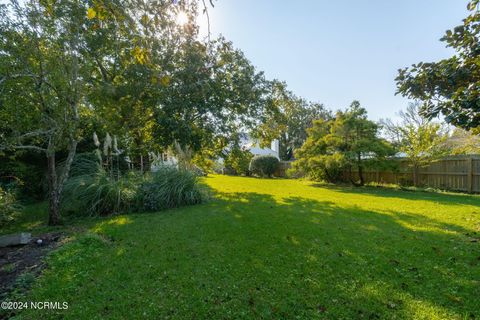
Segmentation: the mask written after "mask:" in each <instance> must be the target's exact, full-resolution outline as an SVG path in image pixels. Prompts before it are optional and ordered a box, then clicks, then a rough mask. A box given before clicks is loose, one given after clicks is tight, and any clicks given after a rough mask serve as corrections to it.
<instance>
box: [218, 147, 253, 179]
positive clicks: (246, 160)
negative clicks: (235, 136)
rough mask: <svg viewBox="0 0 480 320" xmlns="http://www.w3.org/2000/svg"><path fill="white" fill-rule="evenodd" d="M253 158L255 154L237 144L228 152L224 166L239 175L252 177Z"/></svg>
mask: <svg viewBox="0 0 480 320" xmlns="http://www.w3.org/2000/svg"><path fill="white" fill-rule="evenodd" d="M252 158H253V154H252V153H251V152H250V151H249V150H246V149H244V148H242V147H241V146H240V145H239V144H238V143H237V142H236V143H234V144H233V145H232V147H231V148H230V150H228V151H227V156H226V157H225V161H224V165H225V167H226V168H231V169H233V170H234V171H235V172H236V173H237V174H240V175H246V176H248V175H250V170H249V166H250V161H251V160H252Z"/></svg>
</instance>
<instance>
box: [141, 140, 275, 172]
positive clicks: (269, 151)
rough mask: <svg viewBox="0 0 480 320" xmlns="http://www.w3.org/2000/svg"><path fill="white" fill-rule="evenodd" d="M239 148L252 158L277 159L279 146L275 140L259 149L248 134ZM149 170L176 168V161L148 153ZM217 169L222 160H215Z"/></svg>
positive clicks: (168, 156) (257, 142)
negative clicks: (247, 152) (164, 167)
mask: <svg viewBox="0 0 480 320" xmlns="http://www.w3.org/2000/svg"><path fill="white" fill-rule="evenodd" d="M240 147H241V148H242V149H243V150H248V151H250V152H251V153H252V154H253V155H254V156H266V155H270V156H274V157H276V158H277V159H280V157H279V149H280V144H279V141H278V140H277V139H275V140H273V141H272V143H271V144H270V147H261V146H260V141H259V140H258V139H254V138H252V137H250V135H249V134H246V133H243V134H241V136H240ZM150 159H151V170H152V171H157V170H158V169H159V167H161V166H174V167H176V166H178V160H177V158H176V157H175V155H173V154H172V153H171V152H165V153H159V154H155V153H150ZM217 163H218V165H219V167H222V168H223V158H219V159H217Z"/></svg>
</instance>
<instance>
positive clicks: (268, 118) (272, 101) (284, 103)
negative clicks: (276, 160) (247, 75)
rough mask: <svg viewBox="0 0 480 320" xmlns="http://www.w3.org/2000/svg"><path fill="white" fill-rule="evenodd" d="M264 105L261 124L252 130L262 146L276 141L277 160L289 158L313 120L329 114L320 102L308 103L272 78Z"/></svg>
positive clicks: (292, 155)
mask: <svg viewBox="0 0 480 320" xmlns="http://www.w3.org/2000/svg"><path fill="white" fill-rule="evenodd" d="M266 103H267V107H266V108H265V112H264V114H263V117H262V124H261V125H260V126H258V127H257V128H256V130H254V132H253V136H255V137H257V138H259V139H260V141H261V142H262V145H269V144H270V143H271V141H273V140H274V139H278V140H279V147H280V150H279V156H280V159H281V160H285V161H288V160H291V159H292V158H293V157H294V151H295V149H297V148H300V147H301V146H302V145H303V143H304V142H305V140H306V139H307V129H308V128H310V127H311V126H312V124H313V121H314V120H317V119H330V118H331V117H332V115H331V113H330V112H329V111H327V110H326V109H325V107H324V106H323V105H322V104H318V103H308V102H307V101H305V100H304V99H301V98H299V97H297V96H295V95H294V94H293V93H292V92H291V91H289V90H288V89H287V86H286V84H285V83H284V82H280V81H278V80H273V81H271V82H270V83H269V92H268V96H267V98H266Z"/></svg>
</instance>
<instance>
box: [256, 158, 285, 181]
mask: <svg viewBox="0 0 480 320" xmlns="http://www.w3.org/2000/svg"><path fill="white" fill-rule="evenodd" d="M279 163H280V161H278V158H277V157H274V156H271V155H265V156H255V157H253V159H252V161H250V171H251V172H252V173H253V174H256V175H259V176H261V177H271V176H272V175H273V174H274V173H275V171H277V169H278V165H279Z"/></svg>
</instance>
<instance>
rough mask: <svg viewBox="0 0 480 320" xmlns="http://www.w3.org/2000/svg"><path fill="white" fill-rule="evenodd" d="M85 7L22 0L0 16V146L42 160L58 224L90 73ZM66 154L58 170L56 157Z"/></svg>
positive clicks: (52, 215) (51, 218) (54, 221)
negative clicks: (32, 152)
mask: <svg viewBox="0 0 480 320" xmlns="http://www.w3.org/2000/svg"><path fill="white" fill-rule="evenodd" d="M87 9H88V7H87V4H86V3H85V2H82V1H56V2H53V1H40V2H37V1H26V2H24V3H23V2H22V3H21V4H20V3H17V2H12V3H11V4H9V5H3V6H2V10H1V12H2V13H1V15H0V38H1V39H2V40H1V41H0V85H1V88H0V90H1V91H2V94H1V100H0V106H1V110H2V112H1V115H0V116H1V117H2V119H1V120H2V121H1V122H2V124H3V125H2V131H1V134H0V139H1V140H0V146H1V148H2V149H4V150H35V151H38V152H41V153H43V154H44V155H45V156H46V158H47V162H48V184H49V200H50V215H49V223H50V224H58V223H59V222H60V212H59V203H60V197H61V194H62V190H63V185H64V184H65V181H66V179H67V178H68V174H69V170H70V166H71V163H72V161H73V158H74V156H75V153H76V148H77V144H78V141H79V138H80V134H81V128H79V122H80V109H81V108H82V107H83V106H84V102H85V96H86V94H87V92H88V87H87V86H86V82H85V79H87V78H89V76H90V72H91V60H90V59H89V57H88V55H86V54H85V52H86V51H87V50H88V49H89V48H88V47H87V44H86V34H87V33H88V32H89V31H88V30H87V29H85V28H84V25H85V24H86V20H87V17H86V12H87ZM65 150H66V152H67V157H66V159H65V161H64V165H63V167H62V170H59V169H58V168H57V162H56V154H57V153H58V152H59V151H65Z"/></svg>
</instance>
